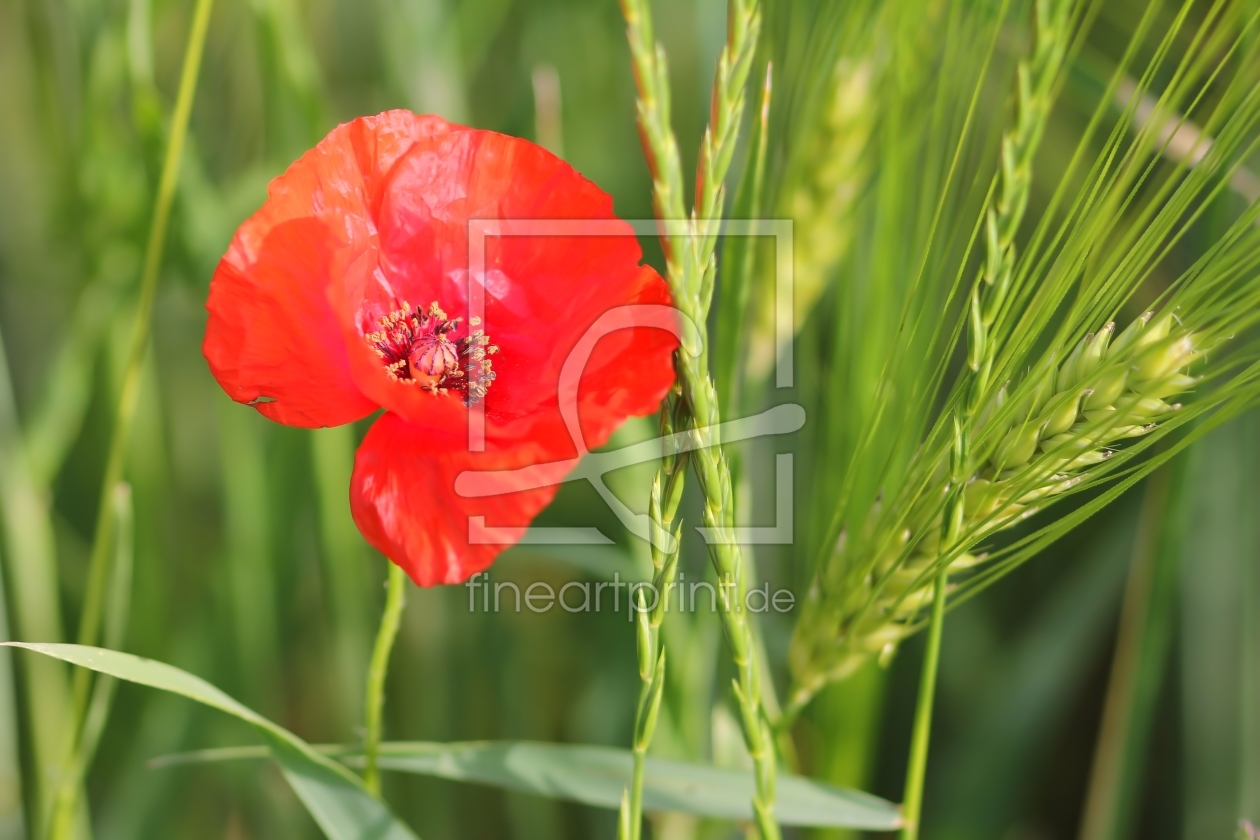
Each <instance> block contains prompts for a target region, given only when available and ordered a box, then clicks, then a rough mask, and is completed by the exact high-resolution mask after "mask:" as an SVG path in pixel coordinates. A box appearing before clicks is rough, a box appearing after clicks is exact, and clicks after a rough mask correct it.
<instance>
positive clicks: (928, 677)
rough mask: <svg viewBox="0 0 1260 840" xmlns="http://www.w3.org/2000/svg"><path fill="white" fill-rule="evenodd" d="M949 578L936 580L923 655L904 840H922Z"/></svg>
mask: <svg viewBox="0 0 1260 840" xmlns="http://www.w3.org/2000/svg"><path fill="white" fill-rule="evenodd" d="M948 583H949V575H948V572H947V571H946V570H945V569H942V570H941V572H940V574H938V575H937V576H936V585H935V587H934V589H935V594H934V597H933V599H932V622H931V624H929V625H928V637H927V648H926V650H924V652H923V672H922V674H921V675H920V677H919V697H918V701H917V702H916V704H915V709H914V732H913V734H912V735H911V738H910V761H909V764H908V766H907V767H906V784H905V791H904V794H903V796H902V800H901V802H902V805H901V810H902V819H903V820H904V822H905V825H904V827H903V828H902V829H901V840H918V837H919V825H920V822H921V818H922V816H923V779H924V776H925V775H926V773H927V755H928V743H929V742H930V741H931V738H932V700H933V698H934V697H935V696H936V673H937V670H938V669H939V665H940V659H941V633H942V630H943V629H944V627H945V590H946V587H947V586H948Z"/></svg>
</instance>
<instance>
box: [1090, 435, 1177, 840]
mask: <svg viewBox="0 0 1260 840" xmlns="http://www.w3.org/2000/svg"><path fill="white" fill-rule="evenodd" d="M1184 461H1185V459H1184V458H1182V459H1179V460H1178V461H1176V462H1174V463H1173V464H1172V465H1169V466H1167V467H1165V468H1164V469H1162V470H1160V471H1159V472H1157V473H1155V474H1154V475H1153V476H1151V478H1150V479H1149V480H1148V481H1147V485H1146V491H1145V499H1144V501H1143V506H1142V516H1141V519H1140V520H1139V525H1138V536H1137V541H1136V543H1135V544H1134V547H1133V558H1132V560H1131V561H1130V569H1129V581H1128V584H1127V585H1126V588H1125V595H1124V607H1123V610H1122V612H1121V615H1120V635H1119V638H1118V639H1117V640H1116V651H1115V655H1114V658H1113V660H1112V665H1111V677H1110V680H1109V683H1108V687H1107V700H1106V705H1105V706H1104V708H1103V722H1102V728H1101V732H1100V733H1099V738H1098V744H1097V747H1096V751H1095V754H1094V766H1093V770H1092V771H1091V774H1090V785H1089V791H1088V793H1087V794H1086V802H1085V816H1084V818H1083V820H1082V827H1081V835H1080V836H1081V840H1121V838H1128V837H1132V836H1133V828H1134V823H1135V821H1136V817H1137V812H1138V811H1137V809H1138V805H1139V804H1140V801H1139V794H1140V792H1141V784H1142V782H1143V780H1144V778H1145V771H1146V767H1147V763H1146V754H1147V751H1148V745H1149V742H1150V738H1151V735H1152V723H1153V721H1154V716H1155V711H1156V707H1157V705H1158V703H1159V697H1160V693H1161V689H1162V687H1163V684H1164V675H1165V672H1166V669H1167V663H1168V654H1169V649H1170V647H1171V644H1172V634H1173V622H1174V616H1175V612H1176V596H1177V589H1176V585H1177V575H1178V556H1177V551H1176V546H1175V541H1176V540H1177V539H1178V537H1179V533H1178V530H1179V527H1180V525H1181V522H1180V518H1179V517H1177V516H1175V515H1174V516H1169V515H1168V513H1169V509H1170V508H1174V509H1175V507H1176V503H1175V501H1174V500H1173V496H1174V494H1175V493H1177V492H1179V491H1180V486H1181V481H1182V479H1181V476H1182V474H1183V472H1184V470H1183V469H1182V465H1183V464H1184Z"/></svg>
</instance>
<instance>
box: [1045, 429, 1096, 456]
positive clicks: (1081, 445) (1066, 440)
mask: <svg viewBox="0 0 1260 840" xmlns="http://www.w3.org/2000/svg"><path fill="white" fill-rule="evenodd" d="M1091 448H1093V444H1092V443H1090V442H1089V441H1088V440H1086V439H1085V438H1083V437H1081V436H1080V435H1074V434H1072V433H1071V432H1065V433H1064V434H1061V435H1055V436H1054V437H1051V438H1046V439H1044V440H1043V441H1041V451H1042V452H1046V453H1051V452H1053V453H1054V454H1056V455H1060V456H1062V457H1065V458H1072V457H1075V456H1076V455H1078V454H1079V453H1081V452H1085V451H1087V450H1089V449H1091Z"/></svg>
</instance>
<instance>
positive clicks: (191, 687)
mask: <svg viewBox="0 0 1260 840" xmlns="http://www.w3.org/2000/svg"><path fill="white" fill-rule="evenodd" d="M5 644H7V645H9V646H12V647H20V648H24V649H26V650H31V651H34V652H36V653H41V654H43V655H45V656H51V657H53V658H55V659H60V660H63V661H65V662H69V663H71V664H72V665H79V666H81V667H84V668H90V669H91V670H93V671H96V672H97V673H101V674H108V675H110V676H113V677H117V678H118V679H120V680H127V681H128V682H133V683H138V684H140V685H147V686H149V687H151V688H159V689H161V690H163V691H169V692H171V693H173V694H180V695H183V696H184V697H187V698H189V699H191V700H196V701H197V702H198V703H203V704H205V705H207V706H210V707H212V708H215V709H219V710H220V711H224V712H227V713H228V714H230V715H234V716H235V717H238V718H240V719H241V720H243V721H245V722H246V723H249V724H251V725H253V726H254V727H255V728H256V729H257V730H258V732H259V734H260V735H262V737H263V739H264V740H265V741H266V743H267V746H268V747H269V748H270V751H271V755H272V756H274V757H275V759H276V761H277V763H279V765H280V769H281V770H282V771H283V772H284V777H285V779H287V780H288V782H289V784H290V785H291V786H292V787H293V791H294V793H296V794H297V795H298V798H299V799H301V800H302V803H303V804H304V805H305V806H306V809H307V810H308V811H309V812H310V814H311V816H312V817H313V818H314V819H315V821H316V822H317V823H319V827H320V828H321V829H323V831H324V834H325V835H326V836H327V837H329V838H330V840H416V835H415V834H413V833H412V832H411V830H410V829H408V828H407V827H406V826H405V825H403V824H402V823H401V822H400V821H399V820H398V819H397V818H396V817H395V816H394V815H393V814H391V813H390V811H389V809H388V808H386V807H385V805H384V804H382V803H381V802H378V801H377V800H376V799H373V798H372V797H371V796H370V795H369V794H368V792H367V791H366V790H365V789H364V787H363V783H362V782H361V781H360V780H359V779H358V777H356V776H355V775H354V774H353V773H351V772H350V771H348V770H347V769H346V768H344V767H342V766H341V765H339V764H337V763H336V762H334V761H332V760H331V759H329V758H327V757H326V756H323V755H320V754H319V753H318V752H316V751H315V750H313V749H312V748H311V747H310V745H309V744H307V743H306V742H305V741H303V740H302V739H301V738H299V737H297V736H296V735H294V734H293V733H292V732H289V731H288V730H287V729H285V728H283V727H281V726H278V725H277V724H275V723H272V722H271V721H269V720H267V719H266V718H264V717H262V716H261V715H259V714H258V713H256V712H254V711H253V710H252V709H249V708H246V707H245V706H243V705H241V704H240V703H238V702H236V701H235V700H233V699H232V698H231V697H229V696H228V695H227V694H224V693H223V692H222V691H220V690H219V689H217V688H215V687H214V686H213V685H211V684H210V683H208V682H206V681H205V680H203V679H201V678H200V677H196V676H193V675H192V674H190V673H188V672H187V671H182V670H180V669H179V668H176V667H174V666H171V665H166V664H164V663H162V662H155V661H154V660H152V659H142V658H141V657H138V656H132V655H131V654H129V653H120V652H118V651H113V650H106V649H104V648H96V647H89V646H86V645H62V644H30V643H24V642H6V643H5Z"/></svg>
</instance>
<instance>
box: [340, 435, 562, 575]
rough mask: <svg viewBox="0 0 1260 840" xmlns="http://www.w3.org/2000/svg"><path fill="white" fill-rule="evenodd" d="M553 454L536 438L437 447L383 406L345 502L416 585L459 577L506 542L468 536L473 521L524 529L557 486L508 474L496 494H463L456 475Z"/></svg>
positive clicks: (510, 466)
mask: <svg viewBox="0 0 1260 840" xmlns="http://www.w3.org/2000/svg"><path fill="white" fill-rule="evenodd" d="M552 460H554V453H547V452H544V451H542V450H541V447H539V446H538V445H537V444H523V445H520V446H513V447H509V448H506V449H502V450H497V451H491V452H476V453H474V452H469V451H467V450H466V449H464V448H460V447H451V448H445V449H444V448H435V447H434V446H433V445H432V443H431V441H430V440H429V438H428V436H427V435H426V433H425V431H424V430H423V429H421V428H419V427H416V426H414V425H411V424H409V423H407V422H406V421H405V420H403V419H402V418H401V417H399V416H398V415H397V414H392V413H387V414H384V415H382V416H381V418H380V419H379V420H377V421H376V423H374V424H373V425H372V428H371V429H370V430H369V431H368V434H367V437H366V438H364V440H363V443H362V445H360V447H359V451H358V453H357V454H356V456H355V460H354V475H353V478H352V479H351V482H350V509H351V511H352V512H353V514H354V521H355V523H356V524H357V525H358V526H359V530H360V531H362V532H363V536H364V537H366V538H367V541H368V542H369V543H371V544H372V545H373V546H374V547H375V548H376V549H377V550H378V551H380V552H381V553H382V554H384V555H385V556H386V557H388V558H389V559H390V560H392V561H393V562H394V563H397V564H398V565H399V566H401V567H402V569H403V570H404V571H405V572H406V573H407V574H408V576H409V577H410V578H411V579H412V580H413V581H415V582H416V583H417V584H418V585H420V586H434V585H437V584H442V583H459V582H460V581H463V580H467V579H468V578H469V577H470V576H471V575H472V574H474V573H475V572H479V571H482V570H483V569H485V568H486V567H488V566H489V565H490V564H491V562H493V560H494V558H495V557H496V556H497V555H498V554H499V553H500V552H501V551H502V550H503V549H504V548H506V547H507V545H506V544H505V543H502V542H493V541H490V542H487V541H485V540H486V539H488V538H486V537H484V536H483V537H482V539H481V540H480V541H479V540H477V539H473V540H470V538H469V536H470V533H474V536H475V534H476V533H478V532H481V529H480V526H479V523H480V525H484V526H486V527H487V528H489V529H492V531H491V533H502V531H503V529H505V528H508V529H512V528H514V529H522V528H524V527H526V526H528V525H529V523H530V521H531V520H532V519H533V518H534V517H535V516H536V515H537V514H538V512H539V511H541V510H542V509H543V508H544V507H546V506H547V504H548V503H549V502H550V501H551V499H552V497H554V496H555V494H556V487H555V486H554V485H552V486H543V487H530V488H527V489H517V490H514V489H513V488H514V487H518V486H519V484H515V485H514V484H513V483H512V482H511V481H510V480H509V481H507V482H506V483H505V484H504V485H503V490H504V492H502V493H500V494H497V495H492V496H484V497H478V498H463V497H461V496H459V495H458V494H457V493H456V492H455V489H454V488H455V478H456V477H457V476H458V475H459V474H460V473H462V472H464V471H465V470H478V471H484V470H513V469H517V468H519V467H523V466H527V465H530V464H535V463H545V462H549V461H552ZM555 478H556V479H558V478H559V475H556V476H555ZM474 517H481V520H479V521H474V519H473V518H474ZM470 529H472V530H470Z"/></svg>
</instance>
